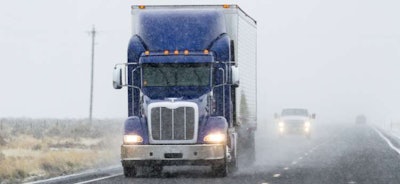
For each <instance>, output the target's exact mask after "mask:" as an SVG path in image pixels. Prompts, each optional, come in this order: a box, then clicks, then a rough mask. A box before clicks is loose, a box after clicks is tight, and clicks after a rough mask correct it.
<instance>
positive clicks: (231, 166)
mask: <svg viewBox="0 0 400 184" xmlns="http://www.w3.org/2000/svg"><path fill="white" fill-rule="evenodd" d="M238 164H239V161H238V158H237V157H236V158H233V159H232V161H231V163H229V168H228V169H229V173H234V172H237V171H238V170H239V165H238Z"/></svg>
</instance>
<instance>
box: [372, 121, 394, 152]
mask: <svg viewBox="0 0 400 184" xmlns="http://www.w3.org/2000/svg"><path fill="white" fill-rule="evenodd" d="M372 128H373V129H374V130H375V131H376V132H377V133H378V134H379V136H381V138H382V139H383V140H385V141H386V143H387V144H388V145H389V146H390V148H392V149H393V150H394V151H396V152H397V153H398V154H400V149H398V148H396V147H395V146H393V144H392V142H390V140H389V139H388V138H386V137H385V136H384V135H383V134H382V133H381V132H380V131H379V130H378V129H376V128H375V127H372Z"/></svg>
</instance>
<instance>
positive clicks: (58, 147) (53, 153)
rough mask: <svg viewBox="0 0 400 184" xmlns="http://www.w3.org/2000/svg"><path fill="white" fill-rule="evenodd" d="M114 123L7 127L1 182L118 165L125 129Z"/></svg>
mask: <svg viewBox="0 0 400 184" xmlns="http://www.w3.org/2000/svg"><path fill="white" fill-rule="evenodd" d="M14 121H15V120H14ZM47 123H48V124H51V122H47ZM113 123H114V124H112V125H114V126H110V127H107V126H108V125H107V123H104V124H100V125H98V127H95V126H87V125H83V126H82V123H77V124H76V126H71V125H69V127H68V128H69V129H66V128H63V127H62V124H61V123H60V121H57V126H60V127H54V126H49V127H48V128H46V129H42V130H41V131H36V130H35V129H34V127H31V128H30V129H28V130H27V129H26V128H25V129H21V131H18V130H16V128H15V127H14V129H12V130H10V128H7V129H5V128H4V126H3V129H2V130H0V138H1V139H2V140H0V141H2V142H3V144H0V163H1V164H0V183H20V182H24V181H29V180H34V179H38V178H40V179H42V178H48V177H53V176H58V175H64V174H69V173H74V172H77V171H80V170H84V169H89V168H94V167H98V166H107V165H113V164H117V163H118V160H119V145H120V141H121V138H120V137H121V131H122V129H120V127H119V126H118V124H117V126H115V124H116V123H115V122H113ZM21 124H22V123H21ZM8 127H12V126H8ZM20 127H24V126H20ZM25 127H26V126H25ZM81 127H83V128H85V129H82V128H81ZM104 127H107V128H104ZM61 130H63V131H61ZM93 131H94V132H95V133H91V132H93ZM57 132H62V133H57ZM87 132H89V133H87ZM79 134H80V135H79ZM96 135H98V136H96Z"/></svg>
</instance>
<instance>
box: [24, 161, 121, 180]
mask: <svg viewBox="0 0 400 184" xmlns="http://www.w3.org/2000/svg"><path fill="white" fill-rule="evenodd" d="M120 167H121V165H114V166H110V167H107V168H104V169H90V170H87V171H84V172H81V173H75V174H69V175H65V176H57V177H54V178H49V179H45V180H38V181H34V182H29V183H27V184H38V183H44V182H52V181H56V180H61V179H65V178H70V177H75V176H80V175H85V174H92V173H97V172H101V171H106V170H113V169H117V168H120Z"/></svg>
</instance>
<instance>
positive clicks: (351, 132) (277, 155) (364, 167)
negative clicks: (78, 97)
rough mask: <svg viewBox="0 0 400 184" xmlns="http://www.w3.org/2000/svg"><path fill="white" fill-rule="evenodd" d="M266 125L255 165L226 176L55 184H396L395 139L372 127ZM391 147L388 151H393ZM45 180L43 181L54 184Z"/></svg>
mask: <svg viewBox="0 0 400 184" xmlns="http://www.w3.org/2000/svg"><path fill="white" fill-rule="evenodd" d="M274 128H275V127H274V126H271V125H268V126H265V127H262V126H261V127H260V128H259V130H258V132H257V133H258V134H257V139H256V140H257V142H256V145H257V162H256V163H255V164H254V165H253V166H247V167H241V168H240V170H239V171H238V172H237V173H234V174H230V175H229V176H228V177H225V178H214V177H213V176H212V175H211V174H210V168H208V167H189V166H185V167H165V168H164V171H163V173H162V176H160V177H151V176H150V177H149V176H139V177H138V178H125V177H124V176H123V175H122V171H121V168H114V170H113V171H112V172H109V173H92V175H90V174H89V175H86V176H85V177H82V178H79V177H78V178H74V179H71V178H70V179H68V178H66V179H63V180H57V181H52V182H56V183H60V182H61V183H79V182H81V183H149V184H150V183H163V184H168V183H171V184H179V183H185V184H187V183H191V184H196V183H201V184H204V183H241V184H242V183H251V184H264V183H268V184H274V183H283V184H286V183H318V184H320V183H345V184H347V183H348V184H356V183H374V184H375V183H377V184H378V183H379V184H380V183H385V184H390V183H396V184H397V183H400V174H399V171H400V154H399V152H400V151H399V150H397V151H396V149H397V148H398V147H400V144H399V140H398V138H395V137H391V136H389V135H388V134H386V133H384V132H380V131H379V130H377V129H375V128H374V127H373V126H369V125H355V124H335V125H333V123H332V124H328V123H326V124H320V125H318V126H316V127H314V129H313V135H312V138H311V139H307V138H305V137H303V136H299V135H289V136H284V137H279V136H278V135H277V134H276V133H274V131H273V130H275V129H274ZM391 146H392V147H391ZM52 182H46V183H52Z"/></svg>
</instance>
